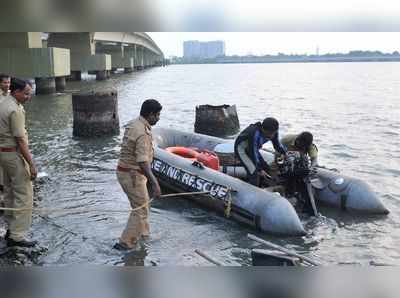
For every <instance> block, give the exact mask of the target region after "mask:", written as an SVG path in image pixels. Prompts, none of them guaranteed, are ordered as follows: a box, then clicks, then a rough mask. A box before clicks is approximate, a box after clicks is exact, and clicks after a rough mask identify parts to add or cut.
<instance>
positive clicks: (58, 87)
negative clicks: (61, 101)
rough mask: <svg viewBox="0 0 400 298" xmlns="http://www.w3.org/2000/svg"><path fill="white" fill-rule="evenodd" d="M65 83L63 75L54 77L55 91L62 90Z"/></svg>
mask: <svg viewBox="0 0 400 298" xmlns="http://www.w3.org/2000/svg"><path fill="white" fill-rule="evenodd" d="M65 85H66V79H65V77H56V91H57V92H64V91H65Z"/></svg>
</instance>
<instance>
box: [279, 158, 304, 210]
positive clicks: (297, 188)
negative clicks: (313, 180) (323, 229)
mask: <svg viewBox="0 0 400 298" xmlns="http://www.w3.org/2000/svg"><path fill="white" fill-rule="evenodd" d="M276 163H277V164H278V168H279V180H280V184H281V185H282V186H283V187H284V189H285V194H286V197H288V198H293V197H294V198H296V204H295V205H296V206H298V208H300V209H302V210H303V211H304V212H308V213H310V214H311V207H310V199H309V194H308V192H307V186H306V181H307V180H308V176H309V175H310V174H311V173H312V171H311V162H310V159H309V158H308V156H307V155H305V154H300V152H298V151H289V152H287V154H286V158H284V159H277V161H276ZM296 208H297V207H296Z"/></svg>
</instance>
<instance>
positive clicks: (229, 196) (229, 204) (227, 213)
mask: <svg viewBox="0 0 400 298" xmlns="http://www.w3.org/2000/svg"><path fill="white" fill-rule="evenodd" d="M224 206H225V209H224V215H225V217H226V218H229V217H230V216H231V211H232V189H230V188H229V189H228V194H227V196H226V198H225V199H224Z"/></svg>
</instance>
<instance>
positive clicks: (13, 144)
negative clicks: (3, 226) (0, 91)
mask: <svg viewBox="0 0 400 298" xmlns="http://www.w3.org/2000/svg"><path fill="white" fill-rule="evenodd" d="M10 91H11V92H10V95H8V96H6V97H5V98H3V100H2V101H1V102H0V166H1V167H2V168H3V174H4V203H5V207H7V208H27V209H28V210H24V211H6V212H5V220H6V222H7V223H8V230H7V233H6V236H5V238H6V241H7V245H8V246H22V247H33V246H34V245H35V244H36V241H30V240H27V238H26V234H27V232H28V231H29V229H30V227H31V224H32V210H31V208H32V205H33V189H32V182H31V180H33V179H35V178H36V176H37V170H36V167H35V164H34V163H33V159H32V155H31V152H30V150H29V145H28V134H27V132H26V129H25V110H24V108H23V106H22V104H23V103H25V102H27V101H28V100H29V99H30V98H31V94H32V87H31V86H30V85H29V84H28V83H27V82H25V81H22V80H19V79H12V81H11V86H10Z"/></svg>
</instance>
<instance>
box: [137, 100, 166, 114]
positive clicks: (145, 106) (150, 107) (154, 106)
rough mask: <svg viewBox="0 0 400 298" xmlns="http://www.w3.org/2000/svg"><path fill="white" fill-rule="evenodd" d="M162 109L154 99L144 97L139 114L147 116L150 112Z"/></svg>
mask: <svg viewBox="0 0 400 298" xmlns="http://www.w3.org/2000/svg"><path fill="white" fill-rule="evenodd" d="M161 110H162V105H161V104H160V103H159V102H158V101H157V100H155V99H146V100H145V101H144V102H143V103H142V107H141V109H140V116H142V117H148V116H149V115H150V114H151V113H154V114H156V113H158V112H160V111H161Z"/></svg>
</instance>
